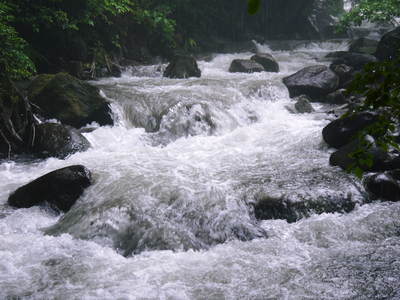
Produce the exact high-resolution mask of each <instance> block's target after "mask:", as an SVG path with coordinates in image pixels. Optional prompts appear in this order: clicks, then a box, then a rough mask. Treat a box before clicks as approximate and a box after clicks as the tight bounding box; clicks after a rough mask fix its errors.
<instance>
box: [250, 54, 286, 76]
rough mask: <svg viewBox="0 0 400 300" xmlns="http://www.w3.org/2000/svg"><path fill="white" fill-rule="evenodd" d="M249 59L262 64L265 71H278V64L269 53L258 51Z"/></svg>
mask: <svg viewBox="0 0 400 300" xmlns="http://www.w3.org/2000/svg"><path fill="white" fill-rule="evenodd" d="M250 59H251V60H253V61H255V62H256V63H259V64H260V65H262V66H263V67H264V70H265V71H267V72H279V64H278V62H277V61H276V60H275V58H274V57H273V56H272V55H271V54H268V53H258V54H256V55H253V56H252V57H251V58H250Z"/></svg>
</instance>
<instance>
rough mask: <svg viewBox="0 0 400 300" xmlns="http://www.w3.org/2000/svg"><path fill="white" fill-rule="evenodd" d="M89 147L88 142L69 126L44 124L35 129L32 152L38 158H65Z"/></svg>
mask: <svg viewBox="0 0 400 300" xmlns="http://www.w3.org/2000/svg"><path fill="white" fill-rule="evenodd" d="M89 147H90V143H89V141H88V140H87V139H86V138H85V137H84V136H83V135H82V134H80V133H79V132H78V131H77V130H76V129H74V128H72V127H70V126H64V125H61V124H55V123H44V124H40V125H38V126H37V127H36V139H35V142H34V146H33V152H34V153H35V154H36V155H37V156H39V157H43V158H46V157H58V158H66V157H67V156H68V155H71V154H74V153H76V152H81V151H86V150H87V149H89Z"/></svg>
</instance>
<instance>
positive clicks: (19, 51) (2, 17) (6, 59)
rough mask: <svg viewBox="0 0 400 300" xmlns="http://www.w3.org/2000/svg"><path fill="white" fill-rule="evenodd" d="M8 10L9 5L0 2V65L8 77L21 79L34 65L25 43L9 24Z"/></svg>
mask: <svg viewBox="0 0 400 300" xmlns="http://www.w3.org/2000/svg"><path fill="white" fill-rule="evenodd" d="M9 11H10V7H8V6H7V5H6V4H5V3H4V2H0V44H1V48H0V65H1V66H2V69H4V72H5V75H6V76H8V77H9V78H11V79H21V78H25V77H28V76H30V75H31V74H32V73H33V72H34V71H35V67H34V65H33V63H32V61H31V60H30V58H29V57H28V56H27V54H26V47H27V43H26V42H25V41H24V40H23V39H22V38H21V37H20V36H19V35H18V33H17V32H16V30H15V29H14V28H13V27H12V26H10V25H9V24H10V22H11V21H12V20H13V18H12V16H10V15H9Z"/></svg>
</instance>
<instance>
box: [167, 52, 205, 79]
mask: <svg viewBox="0 0 400 300" xmlns="http://www.w3.org/2000/svg"><path fill="white" fill-rule="evenodd" d="M164 77H169V78H189V77H201V71H200V69H199V67H198V65H197V62H196V60H195V59H194V58H193V57H191V56H185V55H178V56H175V57H174V58H173V60H172V61H171V62H170V63H169V65H168V66H167V68H166V69H165V72H164Z"/></svg>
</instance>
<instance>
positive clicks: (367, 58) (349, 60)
mask: <svg viewBox="0 0 400 300" xmlns="http://www.w3.org/2000/svg"><path fill="white" fill-rule="evenodd" d="M373 62H377V59H376V57H375V56H373V55H370V54H365V53H355V52H347V53H343V54H342V55H340V56H339V57H337V58H335V59H333V61H332V65H331V67H330V68H331V69H332V68H334V66H336V65H346V66H350V67H352V68H353V69H354V70H362V69H363V68H364V66H365V65H366V64H368V63H373Z"/></svg>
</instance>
